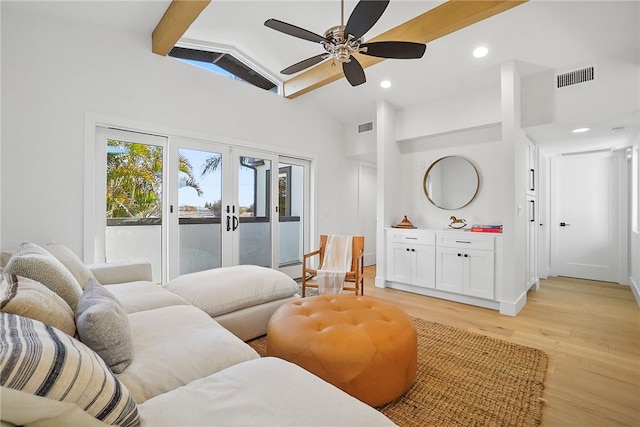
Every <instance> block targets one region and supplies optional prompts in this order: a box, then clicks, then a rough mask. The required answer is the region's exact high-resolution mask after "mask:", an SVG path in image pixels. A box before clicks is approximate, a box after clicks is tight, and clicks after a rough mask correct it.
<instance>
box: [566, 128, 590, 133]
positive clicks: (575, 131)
mask: <svg viewBox="0 0 640 427" xmlns="http://www.w3.org/2000/svg"><path fill="white" fill-rule="evenodd" d="M590 130H591V128H576V129H574V130H572V131H571V132H573V133H582V132H588V131H590Z"/></svg>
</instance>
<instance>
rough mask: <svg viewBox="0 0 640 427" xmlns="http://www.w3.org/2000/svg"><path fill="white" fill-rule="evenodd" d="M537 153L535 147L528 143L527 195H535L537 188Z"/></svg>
mask: <svg viewBox="0 0 640 427" xmlns="http://www.w3.org/2000/svg"><path fill="white" fill-rule="evenodd" d="M537 174H538V151H537V147H536V146H535V145H534V144H532V143H529V145H528V147H527V194H530V195H532V196H535V195H536V188H537V186H538V177H537Z"/></svg>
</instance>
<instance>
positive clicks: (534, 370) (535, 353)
mask: <svg viewBox="0 0 640 427" xmlns="http://www.w3.org/2000/svg"><path fill="white" fill-rule="evenodd" d="M413 320H414V322H415V325H416V329H417V331H418V372H417V375H416V379H415V381H414V383H413V386H412V387H411V388H410V389H409V391H407V393H405V394H404V395H403V396H401V397H400V398H398V399H396V400H395V401H393V402H391V403H388V404H386V405H384V406H381V407H378V408H376V409H378V410H379V411H380V412H382V413H384V414H385V415H386V416H387V417H388V418H390V419H391V420H392V421H393V422H395V423H396V424H398V425H399V426H402V427H405V426H416V427H418V426H420V427H424V426H447V427H451V426H465V427H466V426H537V425H540V421H541V417H542V404H543V399H542V389H543V388H544V379H545V375H546V372H547V364H548V357H547V355H546V354H545V353H544V352H542V351H540V350H538V349H535V348H530V347H525V346H522V345H517V344H512V343H509V342H506V341H502V340H499V339H495V338H491V337H487V336H484V335H480V334H476V333H472V332H468V331H465V330H462V329H459V328H455V327H452V326H447V325H442V324H439V323H434V322H430V321H427V320H423V319H418V318H414V319H413ZM248 344H249V345H251V346H252V347H253V348H254V349H256V351H257V352H258V353H259V354H260V355H261V356H264V355H266V344H267V338H266V337H260V338H256V339H255V340H252V341H249V343H248Z"/></svg>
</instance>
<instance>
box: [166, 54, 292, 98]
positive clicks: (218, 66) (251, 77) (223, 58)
mask: <svg viewBox="0 0 640 427" xmlns="http://www.w3.org/2000/svg"><path fill="white" fill-rule="evenodd" d="M217 50H225V52H218V51H217ZM169 56H171V57H173V58H176V59H178V60H181V61H183V62H186V63H187V64H191V65H195V66H197V67H200V68H204V69H205V70H208V71H211V72H214V73H216V74H220V75H223V76H226V77H230V78H232V79H234V80H239V81H242V82H246V83H249V84H252V85H254V86H256V87H259V88H261V89H264V90H267V91H269V92H274V93H278V92H279V89H280V83H279V82H278V81H277V80H276V79H274V78H272V77H270V76H266V73H265V72H263V71H260V70H259V69H258V67H257V66H255V65H253V64H252V63H251V62H250V61H249V60H248V59H244V60H243V59H241V55H239V54H237V53H235V52H233V51H231V50H229V49H215V48H213V47H212V48H211V50H209V49H205V48H200V47H183V46H176V47H174V48H173V49H171V51H170V52H169Z"/></svg>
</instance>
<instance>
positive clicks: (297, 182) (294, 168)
mask: <svg viewBox="0 0 640 427" xmlns="http://www.w3.org/2000/svg"><path fill="white" fill-rule="evenodd" d="M95 160H96V162H95V164H96V165H101V166H98V167H97V168H96V186H95V188H96V190H95V191H96V193H95V194H97V195H101V196H98V197H96V207H95V212H98V213H100V212H102V213H103V214H102V215H100V214H98V215H96V218H102V219H96V221H95V222H96V225H95V227H94V230H95V232H94V234H95V235H96V236H97V237H96V238H95V241H96V243H95V250H94V254H95V257H94V258H95V260H96V261H107V262H111V261H119V260H125V259H131V258H142V259H147V260H149V261H150V262H151V263H152V268H153V280H154V281H156V282H165V281H167V280H171V279H173V278H175V277H178V276H179V275H182V274H188V273H192V272H197V271H202V270H207V269H212V268H218V267H223V266H231V265H239V264H252V265H260V266H264V267H273V268H279V269H281V270H282V271H284V272H286V273H287V274H289V275H291V276H292V277H299V275H300V263H301V260H302V254H303V252H304V250H305V249H308V248H306V247H305V242H308V238H307V236H308V235H309V225H308V221H307V220H306V218H307V214H306V212H308V211H309V197H308V195H309V190H308V186H309V182H310V180H309V162H308V161H306V160H300V159H292V158H284V157H283V158H280V157H279V156H278V155H276V154H274V153H268V152H264V151H258V150H252V149H246V148H242V147H232V146H229V145H224V144H215V143H211V142H208V141H197V140H193V139H185V138H178V137H170V138H167V137H162V136H154V135H147V134H141V133H136V132H129V131H121V130H113V129H107V128H101V127H99V128H98V129H97V131H96V158H95ZM307 246H308V243H307Z"/></svg>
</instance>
